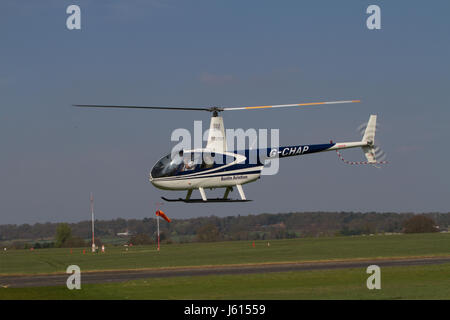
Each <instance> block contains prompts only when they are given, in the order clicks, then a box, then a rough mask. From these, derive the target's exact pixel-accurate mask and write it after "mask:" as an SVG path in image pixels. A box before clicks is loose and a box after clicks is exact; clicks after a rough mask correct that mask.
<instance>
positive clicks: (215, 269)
mask: <svg viewBox="0 0 450 320" xmlns="http://www.w3.org/2000/svg"><path fill="white" fill-rule="evenodd" d="M442 263H450V257H448V256H447V257H432V258H401V259H400V258H397V259H386V258H383V259H367V260H341V261H324V262H322V261H316V262H307V261H306V262H295V263H291V262H287V263H262V264H245V265H229V266H226V265H225V266H223V265H222V266H198V267H180V268H178V267H176V268H165V269H164V268H162V269H139V270H117V271H92V272H91V271H90V272H84V273H83V270H81V284H82V285H83V284H93V283H111V282H124V281H130V280H137V279H145V278H163V277H182V276H189V277H190V276H206V275H237V274H251V273H267V272H287V271H308V270H330V269H346V268H364V270H365V269H366V268H367V267H368V266H369V265H377V266H379V267H394V266H398V267H401V266H417V265H431V264H442ZM68 277H69V274H66V273H60V274H43V275H23V276H0V287H4V288H25V287H44V286H65V285H66V281H67V278H68Z"/></svg>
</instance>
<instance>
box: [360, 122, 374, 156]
mask: <svg viewBox="0 0 450 320" xmlns="http://www.w3.org/2000/svg"><path fill="white" fill-rule="evenodd" d="M376 125H377V115H374V114H372V115H370V118H369V122H368V123H367V127H366V131H364V136H363V139H362V142H364V143H367V145H366V146H364V147H362V149H363V151H364V155H365V156H366V158H367V161H368V162H369V163H376V162H377V160H376V158H375V130H376Z"/></svg>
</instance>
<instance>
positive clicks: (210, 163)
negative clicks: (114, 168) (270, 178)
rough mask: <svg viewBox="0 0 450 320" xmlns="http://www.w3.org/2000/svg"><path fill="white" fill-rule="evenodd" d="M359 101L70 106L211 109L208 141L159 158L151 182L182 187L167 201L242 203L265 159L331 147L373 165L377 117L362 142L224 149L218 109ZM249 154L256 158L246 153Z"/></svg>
mask: <svg viewBox="0 0 450 320" xmlns="http://www.w3.org/2000/svg"><path fill="white" fill-rule="evenodd" d="M356 102H360V101H359V100H348V101H329V102H310V103H301V104H285V105H272V106H254V107H231V108H221V107H204V108H185V107H147V106H113V105H75V106H77V107H93V108H133V109H160V110H188V111H207V112H211V113H212V117H211V122H210V129H209V133H208V142H207V145H206V147H205V148H198V149H191V150H179V151H177V152H172V153H170V154H168V155H166V156H164V157H163V158H161V159H160V160H159V161H158V162H156V164H155V165H154V166H153V168H152V169H151V171H150V177H149V180H150V182H151V183H152V184H153V185H154V186H155V187H157V188H159V189H163V190H187V195H186V197H185V198H178V199H167V198H165V197H162V199H164V200H166V201H183V202H188V203H192V202H197V203H199V202H200V203H207V202H245V201H251V200H247V198H246V196H245V194H244V190H243V188H242V185H244V184H246V183H250V182H253V181H256V180H257V179H259V178H260V176H261V171H262V169H263V168H264V165H265V164H266V162H267V161H268V160H271V159H275V158H286V157H292V156H300V155H305V154H311V153H318V152H324V151H333V150H340V149H348V148H357V147H359V148H362V150H363V152H364V155H365V156H366V158H367V161H366V162H365V163H367V164H376V163H377V161H376V158H375V146H374V141H375V129H376V120H377V116H376V115H371V116H370V118H369V122H368V124H367V127H366V129H365V132H364V135H363V138H362V140H361V141H354V142H338V143H333V142H331V141H330V143H325V144H310V145H294V146H284V147H277V148H264V149H257V150H243V151H242V150H241V151H235V150H233V151H231V150H227V141H226V136H225V128H224V124H223V118H222V117H220V116H219V112H223V111H235V110H254V109H267V108H285V107H303V106H312V105H326V104H341V103H356ZM251 152H254V154H256V158H255V157H251V156H250V153H251ZM234 187H236V189H237V190H238V192H239V195H240V199H230V198H228V196H229V193H230V192H231V191H233V188H234ZM216 188H224V189H225V193H224V195H223V197H222V198H214V199H208V198H207V196H206V193H205V189H216ZM195 189H198V190H199V191H200V195H201V199H192V198H191V195H192V191H193V190H195Z"/></svg>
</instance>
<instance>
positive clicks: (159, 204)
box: [155, 202, 163, 251]
mask: <svg viewBox="0 0 450 320" xmlns="http://www.w3.org/2000/svg"><path fill="white" fill-rule="evenodd" d="M155 204H156V211H158V210H159V207H160V206H162V205H163V204H162V203H161V202H157V203H155ZM156 224H157V226H158V251H159V216H158V215H156Z"/></svg>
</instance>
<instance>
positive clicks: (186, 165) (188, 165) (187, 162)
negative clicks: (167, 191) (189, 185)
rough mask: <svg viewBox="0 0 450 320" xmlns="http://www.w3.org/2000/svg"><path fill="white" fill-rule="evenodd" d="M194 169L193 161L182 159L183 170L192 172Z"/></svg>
mask: <svg viewBox="0 0 450 320" xmlns="http://www.w3.org/2000/svg"><path fill="white" fill-rule="evenodd" d="M192 169H194V161H193V160H192V159H184V170H183V171H186V170H192Z"/></svg>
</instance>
